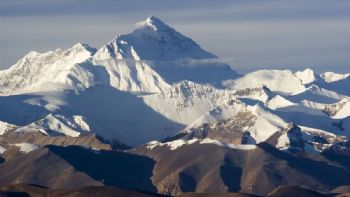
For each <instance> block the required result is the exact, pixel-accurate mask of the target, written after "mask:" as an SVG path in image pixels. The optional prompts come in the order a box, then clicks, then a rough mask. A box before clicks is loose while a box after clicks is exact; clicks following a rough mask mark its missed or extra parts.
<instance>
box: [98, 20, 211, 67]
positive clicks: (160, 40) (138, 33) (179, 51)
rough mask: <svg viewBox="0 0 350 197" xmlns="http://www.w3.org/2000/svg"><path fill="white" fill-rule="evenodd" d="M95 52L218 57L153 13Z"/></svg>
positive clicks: (153, 56)
mask: <svg viewBox="0 0 350 197" xmlns="http://www.w3.org/2000/svg"><path fill="white" fill-rule="evenodd" d="M106 49H108V50H106ZM105 53H107V54H105ZM106 55H107V56H106ZM96 56H99V57H101V58H103V57H106V58H108V57H109V56H112V57H115V58H117V59H134V60H152V61H172V60H180V59H210V58H216V56H215V55H213V54H211V53H209V52H207V51H205V50H203V49H202V48H201V47H200V46H199V45H198V44H197V43H195V42H194V41H193V40H191V39H190V38H188V37H186V36H184V35H182V34H181V33H179V32H177V31H176V30H175V29H173V28H171V27H170V26H168V25H166V24H165V23H164V22H162V21H161V20H160V19H158V18H156V17H154V16H150V17H149V18H147V19H146V20H145V21H142V22H138V23H137V24H136V29H135V30H133V31H132V32H131V33H129V34H126V35H119V36H117V37H116V38H115V39H113V40H112V41H110V42H109V43H108V44H107V45H106V46H105V47H103V48H102V50H101V51H99V52H98V53H97V54H96Z"/></svg>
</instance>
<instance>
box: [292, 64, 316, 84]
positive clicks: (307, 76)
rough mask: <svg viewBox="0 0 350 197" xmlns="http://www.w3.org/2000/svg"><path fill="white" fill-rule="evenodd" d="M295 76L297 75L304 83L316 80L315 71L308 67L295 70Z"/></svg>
mask: <svg viewBox="0 0 350 197" xmlns="http://www.w3.org/2000/svg"><path fill="white" fill-rule="evenodd" d="M295 76H297V77H298V78H299V79H300V80H301V82H302V83H303V84H304V85H305V84H309V83H312V82H314V81H316V76H315V73H314V71H313V70H311V69H310V68H307V69H305V70H303V71H298V72H296V73H295Z"/></svg>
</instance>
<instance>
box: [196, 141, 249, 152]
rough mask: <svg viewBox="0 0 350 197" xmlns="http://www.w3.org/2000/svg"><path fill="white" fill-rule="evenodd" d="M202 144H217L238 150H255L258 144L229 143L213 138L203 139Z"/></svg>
mask: <svg viewBox="0 0 350 197" xmlns="http://www.w3.org/2000/svg"><path fill="white" fill-rule="evenodd" d="M199 143H200V144H216V145H218V146H222V147H227V148H231V149H238V150H254V149H255V148H256V145H254V144H228V143H224V142H221V141H219V140H213V139H209V138H206V139H203V140H201V141H200V142H199Z"/></svg>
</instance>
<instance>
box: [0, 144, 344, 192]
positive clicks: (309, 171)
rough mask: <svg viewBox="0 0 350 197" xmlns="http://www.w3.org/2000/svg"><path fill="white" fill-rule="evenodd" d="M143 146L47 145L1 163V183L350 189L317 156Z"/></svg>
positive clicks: (339, 168) (340, 172) (333, 166)
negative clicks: (111, 148)
mask: <svg viewBox="0 0 350 197" xmlns="http://www.w3.org/2000/svg"><path fill="white" fill-rule="evenodd" d="M147 146H148V145H145V146H143V147H138V148H135V149H131V150H128V151H126V152H120V151H108V150H105V151H102V150H101V151H97V150H93V149H87V148H82V147H78V146H71V147H59V146H51V145H50V146H47V147H44V148H39V149H37V150H35V151H32V152H30V153H28V154H24V155H21V156H19V157H16V158H13V159H11V160H7V161H5V163H3V164H2V165H1V166H0V184H12V183H17V182H21V183H27V184H38V185H43V186H46V187H49V188H56V189H58V188H63V189H77V188H80V187H85V186H102V185H105V186H117V187H122V188H128V189H136V190H141V191H148V192H158V193H162V194H167V195H177V194H179V193H182V192H204V193H218V192H243V193H250V194H255V195H267V194H268V193H270V192H271V191H273V190H274V189H275V188H277V187H278V186H280V185H296V186H303V187H307V188H311V189H313V190H317V191H322V192H330V191H331V190H333V189H335V188H337V187H339V186H342V185H350V179H349V178H348V177H349V176H350V170H349V167H348V166H346V165H342V164H340V163H338V162H332V161H330V160H327V159H326V158H324V157H322V156H313V155H308V154H305V155H301V154H297V155H291V154H288V153H284V152H282V151H279V150H277V149H275V148H274V147H272V146H271V145H268V144H259V145H258V146H256V147H255V148H254V149H249V150H245V149H238V148H236V149H235V148H232V147H231V148H230V147H225V146H221V145H217V144H210V143H209V144H201V143H198V142H196V143H193V144H187V145H182V146H180V147H176V148H172V149H170V147H169V146H167V145H162V146H155V147H152V148H150V147H147ZM53 169H54V170H53Z"/></svg>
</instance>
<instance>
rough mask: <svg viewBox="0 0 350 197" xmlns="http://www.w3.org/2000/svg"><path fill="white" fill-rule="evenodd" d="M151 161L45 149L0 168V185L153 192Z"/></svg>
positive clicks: (112, 153) (89, 151) (81, 150)
mask: <svg viewBox="0 0 350 197" xmlns="http://www.w3.org/2000/svg"><path fill="white" fill-rule="evenodd" d="M154 163H155V162H154V161H153V160H152V159H150V158H147V157H143V156H138V155H133V154H129V153H124V152H118V151H95V150H93V149H85V148H82V147H77V146H71V147H59V146H52V145H50V146H47V147H45V148H42V149H38V150H36V151H33V152H31V153H29V154H26V155H22V156H20V157H18V158H15V159H14V160H10V161H7V162H6V163H4V165H2V166H1V167H0V171H1V178H0V183H1V184H5V183H11V182H16V180H21V182H23V183H31V184H38V185H43V186H46V187H50V188H79V187H82V186H89V185H110V186H121V187H126V188H135V189H141V190H145V191H156V190H155V187H154V186H153V184H152V182H151V179H150V178H151V176H152V169H153V165H154Z"/></svg>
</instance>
